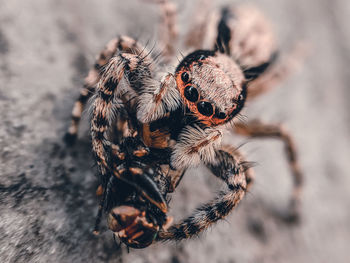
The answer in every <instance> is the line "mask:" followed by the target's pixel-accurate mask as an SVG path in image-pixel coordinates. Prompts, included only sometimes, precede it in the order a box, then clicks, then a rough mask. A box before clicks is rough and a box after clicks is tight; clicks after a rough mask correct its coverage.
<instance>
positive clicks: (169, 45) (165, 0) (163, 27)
mask: <svg viewBox="0 0 350 263" xmlns="http://www.w3.org/2000/svg"><path fill="white" fill-rule="evenodd" d="M144 1H147V2H152V3H156V4H159V6H160V9H161V20H160V23H159V32H158V35H159V42H160V44H159V46H160V47H161V48H162V49H163V52H162V55H163V59H164V60H165V62H169V61H170V60H171V58H172V56H173V55H174V53H175V47H174V45H175V43H176V41H177V38H178V34H179V30H178V25H177V10H176V9H177V8H176V5H175V4H174V3H173V2H172V1H170V0H144Z"/></svg>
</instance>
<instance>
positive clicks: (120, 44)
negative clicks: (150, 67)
mask: <svg viewBox="0 0 350 263" xmlns="http://www.w3.org/2000/svg"><path fill="white" fill-rule="evenodd" d="M117 51H122V52H129V53H132V52H134V53H137V54H141V53H142V52H143V51H144V50H143V47H142V46H141V45H139V44H138V43H137V41H136V40H134V39H132V38H130V37H127V36H120V37H117V38H114V39H112V40H110V41H109V42H108V44H107V45H106V47H105V48H104V49H103V50H102V51H101V52H100V54H99V55H98V57H97V58H96V62H95V65H94V67H93V68H92V69H91V70H90V71H89V74H88V76H87V77H86V78H85V80H84V86H83V88H82V89H81V91H80V95H79V97H78V99H77V100H76V102H75V103H74V107H73V110H72V118H71V124H70V126H69V128H68V131H67V133H66V134H65V136H64V141H65V142H66V143H67V144H68V145H72V144H74V142H75V140H76V138H77V134H78V128H79V122H80V119H81V116H82V113H83V111H84V107H85V106H86V103H87V101H88V100H89V99H90V98H91V96H92V95H93V94H94V93H95V87H96V85H97V83H98V81H99V80H100V78H101V74H102V72H103V67H104V66H105V65H106V64H107V63H108V61H109V60H110V59H111V58H112V57H113V56H114V55H115V54H116V53H117Z"/></svg>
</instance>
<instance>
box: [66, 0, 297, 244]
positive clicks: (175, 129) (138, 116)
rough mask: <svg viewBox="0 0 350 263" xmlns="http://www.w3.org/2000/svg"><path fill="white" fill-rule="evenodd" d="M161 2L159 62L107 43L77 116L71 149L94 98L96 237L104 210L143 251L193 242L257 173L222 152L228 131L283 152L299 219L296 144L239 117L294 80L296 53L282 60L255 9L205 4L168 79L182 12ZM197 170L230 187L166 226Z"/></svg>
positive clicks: (228, 149) (135, 48) (127, 43)
mask: <svg viewBox="0 0 350 263" xmlns="http://www.w3.org/2000/svg"><path fill="white" fill-rule="evenodd" d="M157 2H158V3H159V4H160V6H161V8H162V10H163V16H162V18H163V23H162V27H161V30H162V31H163V34H161V35H162V38H161V39H160V43H159V44H160V46H161V47H162V48H163V49H164V52H163V57H164V59H163V61H162V62H160V63H159V62H157V60H156V59H155V58H154V57H152V52H149V51H147V49H146V47H144V46H142V45H141V44H140V43H138V42H137V41H136V40H134V39H132V38H130V37H126V36H120V37H118V38H115V39H113V40H111V41H110V42H109V43H108V44H107V46H106V48H105V49H104V50H103V51H102V52H101V53H100V55H99V56H98V57H97V60H96V63H95V66H94V68H93V69H92V70H90V72H89V74H88V76H87V77H86V79H85V85H84V88H83V89H82V91H81V95H80V98H79V99H78V101H77V102H76V104H75V106H74V109H73V112H72V115H73V117H72V124H71V126H70V128H69V131H68V133H67V135H66V141H68V142H73V141H74V139H75V138H76V136H77V131H78V123H79V120H80V117H81V114H82V111H83V108H84V105H85V102H86V101H87V99H88V98H89V97H90V96H91V95H92V94H95V96H94V97H93V111H92V120H91V135H92V146H93V152H94V155H95V158H96V161H97V164H98V167H99V173H100V180H101V187H102V198H101V205H100V210H99V216H98V219H97V221H96V227H95V230H96V231H97V228H98V224H99V221H100V218H101V214H102V212H103V211H105V212H107V213H108V214H109V216H108V218H109V220H108V222H109V228H110V229H111V230H112V231H113V232H114V233H115V235H116V236H118V237H119V238H120V239H121V241H122V242H124V243H125V244H126V245H128V246H130V247H135V248H143V247H146V246H148V245H150V244H151V243H152V242H153V241H154V240H158V241H164V240H181V239H185V238H190V237H192V236H196V235H198V234H199V233H200V232H202V231H203V230H205V229H207V228H208V227H209V226H210V225H211V224H213V223H214V222H216V221H218V220H220V219H222V218H224V217H225V216H227V215H228V214H229V213H230V212H231V211H232V210H233V209H234V208H235V207H236V206H237V204H238V203H239V202H240V201H241V200H242V198H243V197H244V195H245V193H246V191H247V189H249V187H250V186H251V184H252V182H253V170H252V168H251V163H249V162H247V161H246V160H245V158H244V157H243V155H242V154H241V153H240V152H239V151H238V149H236V148H234V147H232V146H230V145H222V144H221V139H222V137H223V135H224V132H225V131H232V132H235V133H237V134H240V135H245V136H248V137H251V138H253V137H254V138H268V137H271V138H278V139H280V140H281V141H282V142H283V143H284V144H285V147H286V152H287V156H288V161H289V164H290V168H291V172H292V175H293V178H294V189H293V195H292V199H291V207H290V214H289V219H291V220H296V219H297V218H298V212H299V204H300V192H301V187H302V173H301V171H300V168H299V164H298V160H297V155H296V150H295V147H294V143H293V140H292V138H291V136H290V135H289V133H288V132H286V131H285V130H284V129H283V128H282V127H280V126H279V125H271V124H264V123H262V122H260V121H250V122H247V123H242V122H240V119H239V113H240V112H241V110H242V109H243V108H244V106H245V104H246V103H248V102H249V101H250V100H251V99H253V98H254V97H256V96H258V95H260V94H262V93H264V92H266V91H267V90H269V89H270V88H271V87H272V86H274V85H275V84H276V83H278V82H280V81H281V80H282V79H284V78H285V76H286V75H288V73H289V72H290V71H291V69H292V68H293V67H294V66H295V64H296V63H295V61H294V60H293V59H292V58H293V57H295V56H296V55H297V54H296V53H294V54H292V55H291V56H290V57H287V58H286V59H284V60H279V59H278V58H277V53H278V52H277V48H276V44H275V40H274V36H273V33H272V30H271V27H270V24H269V23H268V22H267V21H266V19H265V18H264V17H263V16H262V15H261V13H260V12H259V11H258V10H256V9H255V8H253V7H251V6H238V7H227V8H224V9H223V10H222V12H209V11H210V8H209V5H208V4H202V5H200V7H199V11H200V12H199V13H200V14H201V15H200V16H199V15H198V16H197V17H195V18H194V22H195V23H194V26H193V28H192V29H191V30H190V31H189V33H188V36H187V45H188V47H194V51H192V52H188V55H187V56H186V57H184V58H183V59H182V61H180V63H179V64H178V65H177V66H176V70H175V72H173V73H165V74H163V73H161V72H164V69H165V67H166V65H167V64H169V62H170V61H171V57H172V55H174V50H175V48H174V43H175V40H176V37H177V28H176V23H175V18H176V9H175V7H174V5H173V4H172V3H171V2H169V1H167V0H159V1H157ZM199 164H204V165H206V166H207V167H208V168H209V169H210V171H211V172H212V173H213V174H214V175H215V176H217V177H218V178H220V179H221V180H222V181H223V182H224V183H225V184H226V185H227V188H226V189H225V190H223V191H222V192H220V193H219V194H218V196H217V197H216V198H214V199H213V200H211V201H209V202H208V203H206V204H203V205H202V206H201V207H199V208H198V209H197V210H196V211H195V212H194V213H193V214H192V215H191V216H190V217H188V218H186V219H184V220H183V221H181V222H180V223H177V224H174V225H171V226H170V227H169V222H170V220H169V217H167V212H168V202H167V201H166V200H167V198H168V194H169V193H171V192H173V191H174V190H175V188H176V186H177V185H178V184H179V182H180V180H181V178H182V176H183V174H184V173H185V171H186V170H187V169H188V168H190V167H195V166H197V165H199Z"/></svg>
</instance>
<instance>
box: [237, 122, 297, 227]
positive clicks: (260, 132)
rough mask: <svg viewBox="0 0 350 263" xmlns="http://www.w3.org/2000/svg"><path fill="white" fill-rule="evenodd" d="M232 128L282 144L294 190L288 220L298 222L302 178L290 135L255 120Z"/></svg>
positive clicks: (283, 130)
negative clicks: (273, 139) (277, 140)
mask: <svg viewBox="0 0 350 263" xmlns="http://www.w3.org/2000/svg"><path fill="white" fill-rule="evenodd" d="M234 128H235V132H236V133H238V134H241V135H245V136H249V137H252V138H277V139H279V140H281V141H282V142H283V143H284V145H285V151H286V155H287V158H288V162H289V167H290V169H291V171H292V175H293V179H294V180H293V181H294V188H293V192H292V197H291V201H290V215H289V217H288V220H290V221H296V220H298V217H299V210H300V198H301V192H302V187H303V177H304V176H303V173H302V171H301V169H300V165H299V161H298V158H297V152H296V147H295V144H294V141H293V139H292V137H291V135H290V134H289V133H288V132H287V131H286V130H285V129H284V128H283V127H281V126H280V125H273V124H272V125H271V124H264V123H261V122H260V121H257V120H255V121H251V122H248V123H244V124H242V123H238V124H236V125H235V127H234Z"/></svg>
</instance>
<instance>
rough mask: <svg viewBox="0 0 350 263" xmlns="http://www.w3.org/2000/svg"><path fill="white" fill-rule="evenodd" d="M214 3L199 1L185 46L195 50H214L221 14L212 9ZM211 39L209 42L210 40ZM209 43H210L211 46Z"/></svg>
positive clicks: (205, 0) (206, 0) (204, 0)
mask: <svg viewBox="0 0 350 263" xmlns="http://www.w3.org/2000/svg"><path fill="white" fill-rule="evenodd" d="M211 3H212V1H210V0H197V1H196V6H195V9H194V10H195V12H194V14H193V16H192V17H191V21H190V29H189V31H188V32H187V34H186V36H185V45H186V46H187V47H192V48H195V49H203V48H206V49H208V48H212V43H213V42H214V40H215V38H216V34H217V24H218V22H219V19H220V14H219V12H217V11H213V9H212V8H211V7H212V5H211ZM208 39H209V40H208ZM208 42H210V44H209V45H206V44H208Z"/></svg>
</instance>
